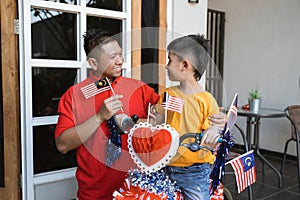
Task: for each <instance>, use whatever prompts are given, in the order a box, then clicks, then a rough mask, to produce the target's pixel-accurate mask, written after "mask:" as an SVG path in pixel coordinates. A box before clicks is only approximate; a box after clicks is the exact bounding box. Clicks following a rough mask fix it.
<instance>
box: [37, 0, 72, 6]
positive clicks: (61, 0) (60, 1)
mask: <svg viewBox="0 0 300 200" xmlns="http://www.w3.org/2000/svg"><path fill="white" fill-rule="evenodd" d="M41 1H52V2H58V3H66V4H71V5H76V4H77V1H78V0H41Z"/></svg>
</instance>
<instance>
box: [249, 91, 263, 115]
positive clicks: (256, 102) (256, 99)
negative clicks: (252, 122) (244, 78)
mask: <svg viewBox="0 0 300 200" xmlns="http://www.w3.org/2000/svg"><path fill="white" fill-rule="evenodd" d="M248 94H249V98H248V100H249V107H250V111H251V112H258V111H259V109H260V105H261V100H262V95H261V92H260V91H259V89H258V88H256V89H251V90H250V91H249V92H248Z"/></svg>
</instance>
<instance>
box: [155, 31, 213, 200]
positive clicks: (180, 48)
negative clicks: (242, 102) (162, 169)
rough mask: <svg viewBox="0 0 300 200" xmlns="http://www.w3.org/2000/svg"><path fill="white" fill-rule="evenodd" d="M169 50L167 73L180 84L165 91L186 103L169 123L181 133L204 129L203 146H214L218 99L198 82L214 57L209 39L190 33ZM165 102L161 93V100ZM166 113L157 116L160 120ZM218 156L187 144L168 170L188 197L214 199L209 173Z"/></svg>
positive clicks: (187, 199) (173, 113)
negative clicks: (214, 123) (212, 120)
mask: <svg viewBox="0 0 300 200" xmlns="http://www.w3.org/2000/svg"><path fill="white" fill-rule="evenodd" d="M167 50H168V60H169V61H168V64H167V66H166V69H167V74H168V76H169V79H170V80H171V81H178V82H179V85H177V86H172V87H169V88H167V89H166V90H165V91H164V92H168V95H169V96H172V97H175V98H179V99H181V100H183V102H184V103H183V108H182V112H181V113H180V112H174V111H170V110H168V111H167V119H166V123H167V124H170V125H171V126H172V127H173V128H174V129H175V130H177V132H178V133H179V135H180V136H182V135H184V134H186V133H200V132H203V133H204V135H203V138H202V140H201V145H205V146H209V147H210V148H213V147H214V146H215V145H216V143H217V141H218V137H219V127H217V126H210V122H209V117H210V116H211V115H214V114H217V113H219V107H218V104H217V102H216V100H215V98H214V97H213V96H212V95H211V94H210V93H209V92H207V91H205V90H204V89H203V88H202V87H201V86H200V85H199V84H198V81H199V80H200V78H201V76H202V74H203V72H204V71H205V69H206V67H207V65H208V62H209V59H210V55H209V51H210V46H209V42H208V40H206V39H205V38H204V36H203V35H202V36H201V35H196V34H194V35H188V36H183V37H180V38H177V39H175V40H173V41H172V42H171V43H170V44H169V45H168V47H167ZM162 101H163V98H162V96H161V99H160V103H162ZM156 110H159V109H156ZM161 114H163V113H161ZM158 116H159V115H158ZM162 116H163V115H162ZM162 116H160V118H159V117H157V118H158V119H160V122H161V120H162V119H161V117H162ZM191 140H192V139H191ZM191 140H190V141H189V142H191ZM185 143H186V141H185ZM214 159H215V157H214V155H213V154H212V153H211V151H209V150H207V149H201V150H200V151H197V152H192V151H190V150H188V149H187V148H186V147H182V146H181V147H179V149H178V151H177V154H176V155H175V157H174V158H173V159H172V160H171V162H170V163H169V164H168V166H167V167H166V172H167V173H168V174H169V176H170V178H171V179H172V180H173V181H176V183H177V184H178V185H179V186H180V187H181V189H182V192H183V195H184V199H185V200H189V199H190V200H196V199H197V200H208V199H210V195H209V175H210V172H211V164H213V163H214Z"/></svg>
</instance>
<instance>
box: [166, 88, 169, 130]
mask: <svg viewBox="0 0 300 200" xmlns="http://www.w3.org/2000/svg"><path fill="white" fill-rule="evenodd" d="M168 100H169V94H168V92H166V108H165V124H167V113H168Z"/></svg>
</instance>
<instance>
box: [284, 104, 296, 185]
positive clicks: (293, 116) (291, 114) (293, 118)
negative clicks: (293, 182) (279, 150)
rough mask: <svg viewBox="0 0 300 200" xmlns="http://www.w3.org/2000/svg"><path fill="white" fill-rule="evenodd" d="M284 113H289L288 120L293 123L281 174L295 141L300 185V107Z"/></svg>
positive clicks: (285, 148)
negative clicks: (291, 143) (289, 147)
mask: <svg viewBox="0 0 300 200" xmlns="http://www.w3.org/2000/svg"><path fill="white" fill-rule="evenodd" d="M284 111H285V112H286V113H287V118H288V119H289V120H290V121H291V138H290V139H288V140H287V141H286V143H285V147H284V155H283V160H282V164H281V174H283V170H284V165H285V160H286V153H287V149H288V145H289V143H290V142H291V141H295V142H296V150H297V166H298V181H299V183H300V146H299V145H300V139H299V138H300V135H299V130H300V105H292V106H288V107H287V108H286V109H285V110H284Z"/></svg>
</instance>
